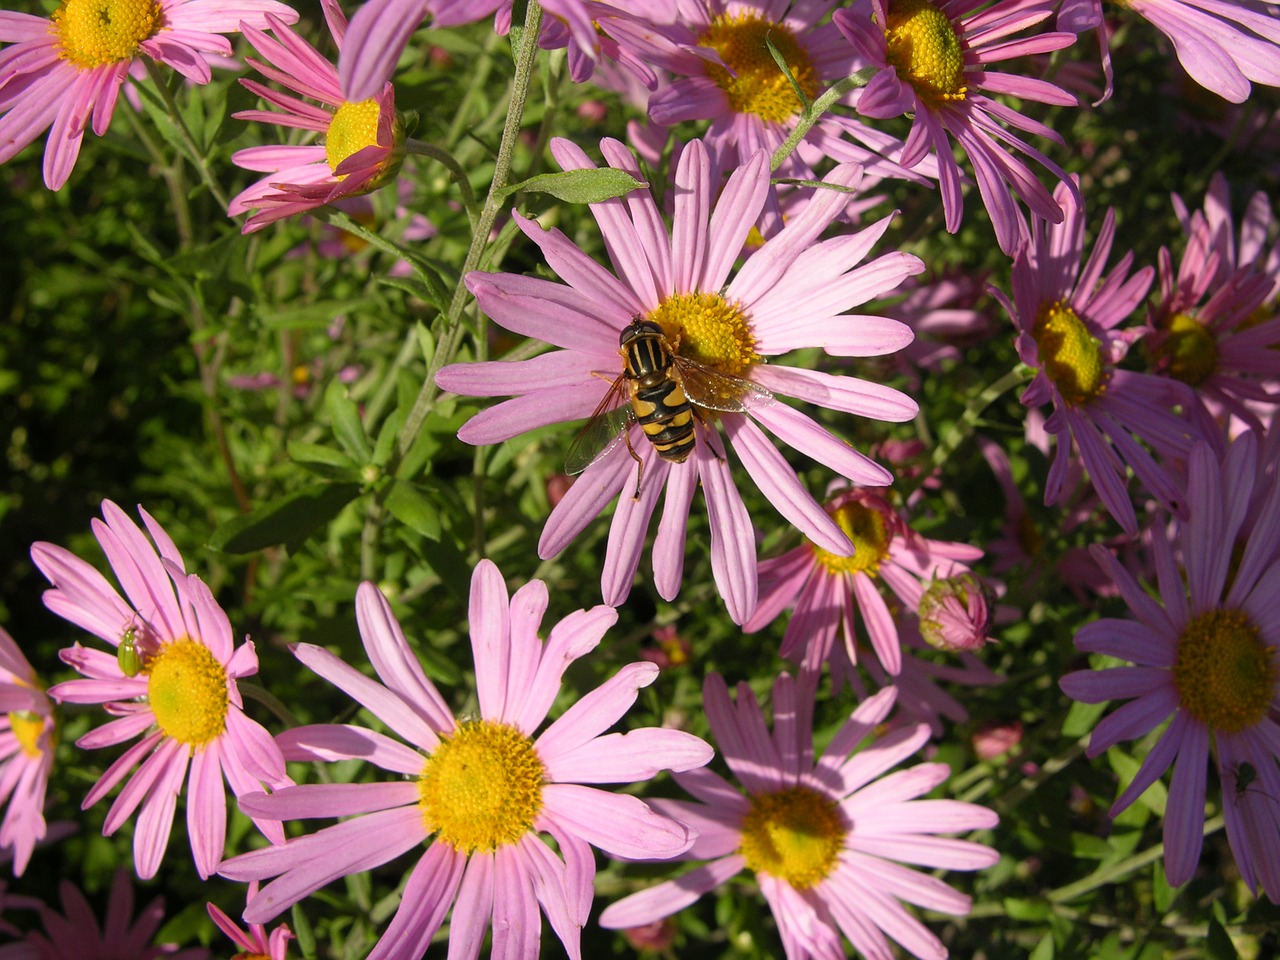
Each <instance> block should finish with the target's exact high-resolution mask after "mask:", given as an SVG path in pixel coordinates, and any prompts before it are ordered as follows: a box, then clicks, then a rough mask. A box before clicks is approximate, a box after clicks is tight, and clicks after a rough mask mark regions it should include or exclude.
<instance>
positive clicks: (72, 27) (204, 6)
mask: <svg viewBox="0 0 1280 960" xmlns="http://www.w3.org/2000/svg"><path fill="white" fill-rule="evenodd" d="M266 16H275V17H278V18H279V19H280V20H281V21H283V22H284V23H294V22H295V21H296V20H297V19H298V14H297V11H295V10H294V9H293V8H292V7H290V6H288V5H287V4H284V3H277V2H275V0H62V2H61V3H60V4H59V5H58V9H57V10H55V11H54V12H53V16H52V17H37V16H33V15H31V14H29V13H18V12H17V11H13V10H0V41H4V42H6V43H12V44H13V46H11V47H9V48H8V49H7V50H5V51H4V52H3V54H0V112H3V113H4V116H2V117H0V163H4V162H5V161H8V160H11V159H13V157H14V156H15V155H16V154H17V153H18V151H19V150H21V149H22V148H23V147H25V146H26V145H27V144H29V143H31V142H32V141H33V140H35V138H36V137H38V136H40V134H42V133H44V131H45V130H49V129H50V127H52V129H51V130H50V133H49V139H48V141H47V142H46V144H45V151H44V182H45V184H46V186H48V187H49V189H50V190H58V189H61V187H62V185H63V184H64V183H66V182H67V178H68V177H69V176H71V168H72V167H74V166H75V162H76V157H78V156H79V155H80V141H81V140H82V139H83V137H84V131H85V129H86V128H87V127H89V126H90V124H91V122H92V127H93V132H94V133H96V134H97V135H98V136H102V135H103V134H104V133H106V132H107V127H108V126H109V125H110V124H111V117H112V115H113V114H114V113H115V109H116V97H117V96H119V94H120V88H121V87H122V86H123V85H124V83H125V81H126V79H127V78H128V77H129V76H130V74H131V73H133V68H134V66H135V65H138V66H141V64H140V62H139V61H138V57H139V56H140V55H142V54H145V55H146V56H148V57H150V58H151V59H152V60H155V61H157V62H158V63H163V64H166V65H167V66H170V67H172V68H173V69H174V70H177V71H178V72H179V73H180V74H182V75H183V76H184V77H186V78H187V79H188V80H190V81H192V82H193V83H208V82H209V79H210V74H209V64H208V63H207V62H206V59H205V58H206V57H207V56H208V55H210V54H214V55H220V56H230V55H231V44H230V43H228V42H227V38H226V37H222V36H219V34H223V33H236V32H237V31H239V30H240V29H241V26H242V22H243V23H245V24H248V25H249V26H265V24H266V20H265V17H266Z"/></svg>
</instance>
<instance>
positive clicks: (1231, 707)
mask: <svg viewBox="0 0 1280 960" xmlns="http://www.w3.org/2000/svg"><path fill="white" fill-rule="evenodd" d="M1270 453H1271V455H1272V456H1274V454H1275V450H1274V447H1273V448H1272V450H1271V451H1270ZM1263 467H1264V464H1263V463H1261V462H1260V460H1259V453H1258V443H1257V438H1256V437H1255V435H1254V434H1253V433H1252V432H1246V433H1244V434H1242V435H1241V436H1240V437H1239V438H1237V439H1236V440H1235V441H1234V442H1233V443H1232V444H1231V445H1230V447H1229V448H1228V449H1227V451H1226V453H1225V456H1224V457H1223V459H1222V461H1221V463H1219V462H1218V461H1216V460H1215V458H1214V456H1213V453H1212V452H1211V448H1210V447H1209V445H1208V444H1206V443H1198V444H1197V445H1196V447H1195V449H1194V450H1193V451H1192V453H1191V462H1190V473H1189V479H1188V483H1187V496H1188V500H1189V505H1190V516H1189V518H1188V519H1187V520H1186V521H1185V522H1184V523H1181V524H1179V525H1177V528H1176V532H1175V533H1174V534H1173V536H1172V537H1170V536H1169V535H1167V534H1166V533H1165V532H1164V530H1163V529H1162V528H1157V529H1156V532H1155V535H1154V537H1153V538H1152V548H1153V552H1154V556H1155V569H1156V585H1157V587H1158V590H1157V592H1156V594H1155V595H1154V596H1153V595H1152V594H1151V593H1150V592H1148V590H1147V589H1146V588H1144V586H1143V584H1141V583H1140V582H1139V581H1138V580H1136V579H1135V578H1134V577H1133V575H1132V574H1130V573H1129V572H1128V571H1127V570H1125V569H1124V567H1123V566H1121V565H1120V563H1119V562H1117V561H1116V559H1115V558H1114V557H1113V556H1112V555H1111V554H1110V553H1109V552H1108V551H1106V550H1104V549H1102V548H1101V547H1095V548H1094V549H1093V554H1094V557H1095V559H1096V560H1097V561H1098V562H1099V563H1100V564H1101V565H1102V566H1103V567H1104V568H1105V569H1106V571H1107V573H1108V574H1109V575H1110V576H1111V578H1112V579H1113V580H1114V581H1115V583H1116V586H1117V587H1119V588H1120V593H1121V595H1122V596H1123V597H1124V599H1125V600H1126V601H1127V602H1128V604H1129V608H1130V610H1131V612H1132V614H1133V618H1132V619H1125V620H1120V619H1114V618H1109V617H1108V618H1104V619H1102V620H1097V621H1095V622H1093V623H1090V624H1088V625H1086V626H1084V627H1082V628H1080V630H1079V631H1077V633H1076V646H1077V647H1078V648H1079V649H1080V650H1081V651H1083V652H1086V653H1098V654H1103V655H1105V656H1108V657H1117V658H1119V659H1121V660H1124V661H1129V662H1130V663H1131V664H1132V665H1127V666H1119V667H1108V668H1104V669H1097V670H1079V671H1076V672H1074V673H1069V674H1067V675H1066V676H1065V677H1063V678H1062V680H1061V686H1062V689H1063V690H1064V691H1066V693H1067V694H1068V695H1069V696H1070V697H1072V698H1073V699H1075V700H1079V701H1082V702H1084V703H1103V702H1105V701H1108V700H1124V701H1127V702H1126V703H1124V704H1123V705H1121V706H1119V707H1117V708H1116V709H1115V710H1113V711H1112V712H1111V713H1110V714H1109V715H1108V716H1107V717H1105V718H1104V719H1102V720H1101V721H1100V722H1099V723H1098V726H1097V727H1096V728H1095V729H1094V731H1093V735H1092V736H1091V738H1090V740H1089V749H1088V753H1089V756H1091V757H1093V756H1097V755H1099V754H1101V753H1102V752H1103V751H1105V750H1107V749H1108V748H1110V747H1113V746H1115V745H1116V744H1118V743H1120V742H1121V741H1123V740H1141V739H1143V738H1145V737H1147V736H1148V735H1149V734H1153V732H1154V731H1156V730H1157V729H1158V728H1160V727H1161V726H1163V725H1165V724H1167V726H1165V729H1164V730H1163V731H1162V732H1161V733H1159V735H1158V737H1157V738H1156V740H1155V743H1154V746H1153V747H1152V748H1151V750H1150V752H1149V753H1148V754H1147V755H1146V757H1144V758H1143V760H1142V765H1141V766H1140V767H1139V769H1138V772H1137V774H1135V775H1134V777H1133V779H1132V781H1131V782H1130V783H1129V784H1128V786H1126V787H1125V789H1124V791H1123V792H1122V793H1121V794H1120V796H1119V797H1118V798H1117V799H1116V802H1115V804H1114V805H1113V806H1112V808H1111V812H1112V815H1115V814H1118V813H1120V812H1121V811H1123V810H1124V809H1125V808H1126V807H1128V806H1129V805H1130V804H1131V803H1133V801H1134V800H1136V799H1137V798H1138V797H1139V796H1141V795H1142V794H1143V793H1145V792H1146V791H1147V789H1148V788H1149V787H1150V786H1151V785H1152V784H1153V783H1154V782H1155V781H1156V780H1157V779H1159V778H1160V777H1161V776H1162V775H1163V774H1164V772H1165V771H1166V770H1168V769H1169V768H1170V767H1172V768H1173V777H1172V781H1171V782H1170V784H1169V790H1168V801H1167V806H1166V808H1165V814H1164V860H1165V873H1166V875H1167V876H1168V878H1169V882H1170V883H1171V884H1172V885H1174V886H1181V885H1182V884H1184V883H1186V882H1187V881H1188V880H1190V879H1191V877H1192V875H1193V873H1194V872H1195V869H1196V866H1197V864H1198V863H1199V861H1200V852H1201V847H1202V843H1203V840H1204V817H1205V795H1206V791H1207V781H1208V768H1209V764H1210V763H1212V764H1213V765H1214V767H1215V768H1216V769H1217V774H1218V779H1219V781H1220V783H1221V785H1222V796H1221V799H1220V801H1219V802H1220V804H1221V809H1222V811H1223V814H1224V816H1225V820H1226V827H1227V841H1228V843H1229V844H1230V846H1231V850H1232V852H1233V853H1234V855H1235V859H1236V864H1237V866H1238V867H1239V869H1240V875H1241V877H1242V879H1243V880H1244V882H1245V883H1246V884H1247V885H1248V887H1249V889H1250V890H1252V891H1254V892H1255V893H1256V892H1257V891H1258V889H1259V888H1262V889H1263V890H1264V891H1265V893H1266V895H1267V896H1268V897H1269V898H1270V899H1271V900H1272V901H1273V902H1280V765H1278V762H1280V722H1277V716H1276V704H1277V703H1280V556H1278V552H1277V543H1280V482H1277V474H1276V471H1275V463H1274V462H1272V463H1271V464H1270V469H1269V470H1266V469H1263ZM1179 561H1180V562H1179Z"/></svg>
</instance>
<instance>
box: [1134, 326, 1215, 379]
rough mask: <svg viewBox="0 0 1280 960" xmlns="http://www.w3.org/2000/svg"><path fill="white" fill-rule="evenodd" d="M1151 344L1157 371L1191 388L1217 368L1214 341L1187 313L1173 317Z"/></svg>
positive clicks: (1210, 334) (1207, 377)
mask: <svg viewBox="0 0 1280 960" xmlns="http://www.w3.org/2000/svg"><path fill="white" fill-rule="evenodd" d="M1151 342H1152V350H1151V353H1152V360H1153V362H1154V363H1155V365H1156V368H1157V369H1159V370H1160V371H1161V372H1163V373H1167V374H1168V375H1169V376H1171V377H1173V378H1174V379H1175V380H1181V381H1182V382H1183V383H1185V384H1188V385H1190V386H1193V387H1198V386H1200V384H1202V383H1204V382H1205V381H1206V380H1208V379H1209V377H1210V376H1212V375H1213V371H1214V370H1216V369H1217V367H1218V343H1217V341H1216V340H1214V338H1213V334H1212V333H1210V332H1209V331H1208V330H1207V329H1206V328H1205V326H1204V324H1202V323H1201V322H1200V321H1199V320H1197V319H1196V318H1195V317H1193V316H1191V315H1190V314H1186V313H1176V314H1174V315H1173V317H1172V318H1170V319H1169V321H1168V322H1167V323H1164V324H1162V325H1161V329H1160V331H1159V332H1158V333H1156V335H1155V336H1154V337H1153V338H1152V341H1151Z"/></svg>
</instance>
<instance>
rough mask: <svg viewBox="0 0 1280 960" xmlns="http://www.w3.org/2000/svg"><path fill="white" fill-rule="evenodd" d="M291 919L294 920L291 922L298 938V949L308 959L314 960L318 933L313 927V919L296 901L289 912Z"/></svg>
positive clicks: (294, 933)
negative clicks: (308, 916) (308, 917)
mask: <svg viewBox="0 0 1280 960" xmlns="http://www.w3.org/2000/svg"><path fill="white" fill-rule="evenodd" d="M289 919H290V920H291V921H293V922H292V924H291V926H292V927H293V935H294V936H295V937H297V938H298V940H297V943H298V951H299V952H300V953H301V954H302V956H303V957H304V958H306V960H312V958H313V957H315V955H316V934H315V931H314V930H313V929H311V921H310V920H308V919H307V915H306V914H305V913H303V911H302V907H301V906H299V905H298V904H296V903H295V904H294V905H293V909H292V910H291V911H290V913H289Z"/></svg>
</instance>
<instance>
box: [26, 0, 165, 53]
mask: <svg viewBox="0 0 1280 960" xmlns="http://www.w3.org/2000/svg"><path fill="white" fill-rule="evenodd" d="M162 26H164V16H163V13H162V11H161V9H160V4H158V3H156V2H155V0H62V3H61V4H60V5H59V6H58V9H57V10H55V11H54V12H53V18H52V26H51V27H50V30H51V31H52V32H53V33H54V34H55V35H56V36H57V38H58V45H59V46H60V47H61V48H62V49H61V51H60V52H59V54H58V55H59V56H60V57H62V59H64V60H70V61H71V62H72V63H74V64H75V65H76V66H78V67H84V68H85V69H86V70H88V69H92V68H93V67H101V66H103V65H104V64H108V63H119V62H120V61H121V60H131V59H133V57H134V56H136V55H137V53H138V45H139V44H140V43H142V41H143V40H146V39H148V38H149V37H153V36H155V34H156V32H157V31H159V29H160V28H161V27H162Z"/></svg>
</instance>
